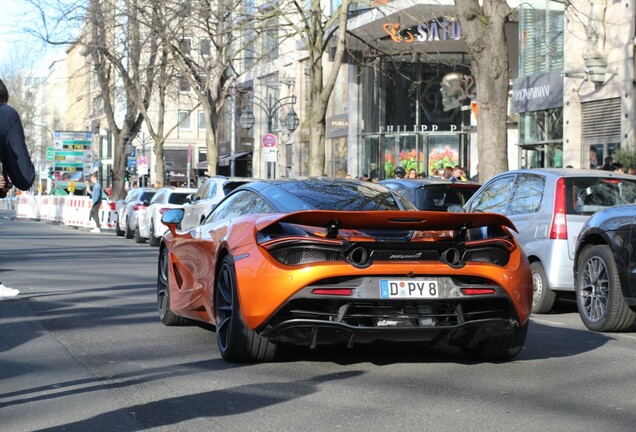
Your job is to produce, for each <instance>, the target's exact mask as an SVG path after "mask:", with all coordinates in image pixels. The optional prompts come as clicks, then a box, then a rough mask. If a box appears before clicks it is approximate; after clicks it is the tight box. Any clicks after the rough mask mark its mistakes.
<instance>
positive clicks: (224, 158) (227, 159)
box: [206, 151, 252, 166]
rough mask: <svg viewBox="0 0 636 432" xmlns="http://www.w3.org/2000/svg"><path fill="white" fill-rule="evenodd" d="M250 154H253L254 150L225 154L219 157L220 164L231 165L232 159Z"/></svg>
mask: <svg viewBox="0 0 636 432" xmlns="http://www.w3.org/2000/svg"><path fill="white" fill-rule="evenodd" d="M249 154H252V152H251V151H242V152H236V153H233V154H231V155H223V156H221V157H219V166H229V165H230V162H231V161H232V160H234V159H238V158H240V157H243V156H247V155H249ZM206 163H207V162H206Z"/></svg>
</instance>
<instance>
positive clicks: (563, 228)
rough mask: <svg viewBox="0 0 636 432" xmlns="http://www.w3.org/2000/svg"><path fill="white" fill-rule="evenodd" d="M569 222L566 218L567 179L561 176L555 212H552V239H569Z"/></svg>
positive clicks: (558, 181)
mask: <svg viewBox="0 0 636 432" xmlns="http://www.w3.org/2000/svg"><path fill="white" fill-rule="evenodd" d="M567 238H568V224H567V219H566V218H565V179H564V178H563V177H561V178H560V179H558V180H557V184H556V193H555V196H554V213H553V214H552V225H551V226H550V240H567Z"/></svg>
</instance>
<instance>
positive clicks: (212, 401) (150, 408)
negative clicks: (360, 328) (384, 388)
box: [39, 371, 364, 432]
mask: <svg viewBox="0 0 636 432" xmlns="http://www.w3.org/2000/svg"><path fill="white" fill-rule="evenodd" d="M362 374H364V372H363V371H346V372H339V373H332V374H326V375H319V376H315V377H312V378H308V379H304V380H295V381H290V382H267V383H257V384H248V385H240V386H236V387H231V388H227V389H222V390H212V391H208V392H201V393H197V394H190V395H180V396H176V397H170V398H163V399H161V400H158V401H154V402H149V403H143V404H138V405H132V406H127V407H125V408H121V409H118V410H115V411H111V412H108V413H104V414H99V415H97V416H94V417H91V418H89V419H85V420H80V421H77V422H74V423H68V424H65V425H64V430H65V431H69V432H74V431H77V432H85V431H88V430H105V426H107V425H113V426H115V425H117V426H118V430H138V429H127V428H126V426H124V425H122V424H121V423H122V419H126V418H130V415H131V413H133V417H134V420H135V421H134V423H135V424H136V427H137V428H139V423H141V424H142V425H143V429H147V428H154V427H166V426H169V425H174V424H178V423H181V422H184V421H188V420H192V419H195V418H215V417H223V416H232V415H239V414H243V413H249V412H253V411H256V410H259V409H262V408H265V407H269V406H273V405H276V404H280V403H284V402H288V401H290V400H293V399H298V398H302V397H305V396H309V395H311V394H313V393H316V392H317V391H318V388H319V386H320V385H321V384H323V383H327V382H330V381H335V380H345V379H350V378H354V377H357V376H360V375H362ZM132 426H133V425H131V426H130V427H132ZM58 430H60V427H59V426H54V427H50V428H46V429H39V431H41V432H44V431H58Z"/></svg>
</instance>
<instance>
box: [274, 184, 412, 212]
mask: <svg viewBox="0 0 636 432" xmlns="http://www.w3.org/2000/svg"><path fill="white" fill-rule="evenodd" d="M263 194H264V195H266V196H267V198H268V199H270V200H271V201H272V202H274V203H276V206H277V207H278V208H279V210H280V211H283V212H294V211H299V210H344V211H367V210H402V209H406V210H416V208H415V206H413V204H411V203H410V202H408V201H407V200H406V199H405V198H403V197H401V196H399V195H397V194H394V193H392V192H391V191H389V190H388V189H386V188H385V187H383V186H378V185H376V184H374V183H359V182H354V181H342V182H333V181H322V180H307V181H294V182H278V183H276V184H275V185H272V186H271V187H267V188H265V189H263Z"/></svg>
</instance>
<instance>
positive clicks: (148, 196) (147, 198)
mask: <svg viewBox="0 0 636 432" xmlns="http://www.w3.org/2000/svg"><path fill="white" fill-rule="evenodd" d="M155 193H157V191H146V192H144V193H142V194H141V196H140V197H139V201H150V200H151V199H152V197H153V196H155Z"/></svg>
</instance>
